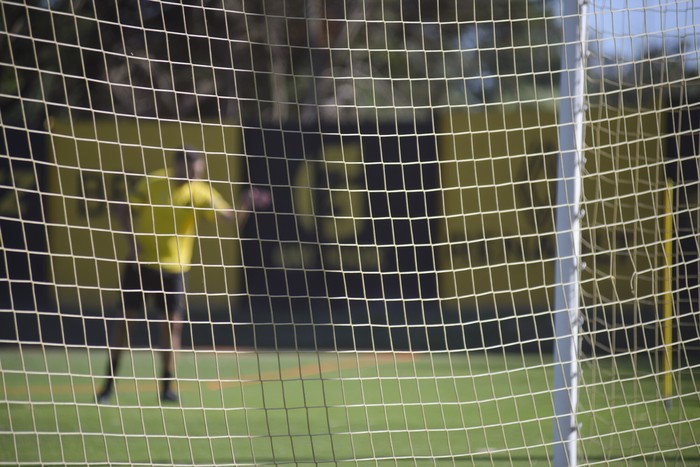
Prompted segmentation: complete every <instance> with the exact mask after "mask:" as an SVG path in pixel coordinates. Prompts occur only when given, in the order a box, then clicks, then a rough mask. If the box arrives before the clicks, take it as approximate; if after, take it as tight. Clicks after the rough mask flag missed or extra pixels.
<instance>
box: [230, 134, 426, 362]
mask: <svg viewBox="0 0 700 467" xmlns="http://www.w3.org/2000/svg"><path fill="white" fill-rule="evenodd" d="M243 138H244V151H245V154H246V156H247V158H246V160H247V163H248V167H247V171H248V174H249V179H250V182H251V183H252V184H254V185H259V186H263V187H267V188H269V189H270V190H271V192H272V198H273V209H272V210H270V211H269V212H263V213H258V214H257V215H256V219H255V222H252V223H249V224H248V230H247V231H246V232H244V236H243V239H242V249H243V264H244V266H245V281H246V290H247V300H245V303H244V304H243V306H241V307H240V310H239V313H240V314H241V315H242V316H241V319H240V321H244V322H250V323H253V325H254V326H253V328H254V330H255V335H256V338H257V339H265V338H266V336H267V337H269V336H271V335H272V334H271V332H272V331H273V330H272V329H271V328H272V326H274V327H275V330H274V333H275V335H276V338H277V339H278V341H277V343H276V345H277V346H292V347H314V348H317V347H331V348H335V347H358V346H359V347H368V348H369V347H375V348H376V347H379V348H381V347H387V348H388V347H391V346H394V345H396V342H395V341H396V339H399V340H400V341H402V342H403V345H402V347H410V343H409V341H410V339H411V336H410V335H409V333H408V328H407V327H406V328H403V330H400V331H398V333H399V334H400V335H396V336H391V335H389V334H388V333H387V334H385V335H382V336H378V335H376V332H377V330H376V329H374V331H370V328H369V326H370V325H382V324H392V325H395V326H399V327H401V325H402V324H403V325H406V326H408V325H409V324H418V323H424V322H425V319H426V315H428V314H435V315H437V314H438V313H439V311H438V309H437V305H436V302H437V294H438V287H437V277H436V265H435V264H436V260H435V254H434V250H433V246H432V243H433V242H432V238H433V236H434V231H433V230H434V229H433V225H432V221H431V219H434V217H435V210H436V209H437V206H438V203H437V201H436V200H437V198H436V197H437V196H438V191H437V189H438V163H437V151H436V141H435V131H434V129H433V125H432V122H424V123H420V124H415V123H410V124H405V125H396V124H386V125H385V124H376V123H374V124H367V125H362V126H359V127H358V126H343V127H338V126H324V127H322V128H319V127H304V128H299V127H284V128H279V127H276V128H275V127H268V128H263V129H257V128H254V129H246V130H245V131H244V135H243ZM350 325H352V326H350ZM285 326H287V328H285ZM285 330H286V331H289V333H285ZM423 334H424V332H423ZM284 335H286V336H287V338H286V339H285V338H283V337H282V339H284V340H286V341H285V342H280V341H279V340H280V336H284ZM392 341H394V342H393V343H392ZM259 343H260V342H258V344H259Z"/></svg>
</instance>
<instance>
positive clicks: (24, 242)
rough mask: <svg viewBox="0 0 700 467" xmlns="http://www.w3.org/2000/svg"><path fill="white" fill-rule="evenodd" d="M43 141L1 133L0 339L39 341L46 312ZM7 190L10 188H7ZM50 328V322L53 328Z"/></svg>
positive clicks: (28, 134)
mask: <svg viewBox="0 0 700 467" xmlns="http://www.w3.org/2000/svg"><path fill="white" fill-rule="evenodd" d="M45 146H46V145H45V137H44V136H43V134H42V132H40V131H33V130H31V129H12V128H8V127H5V128H4V129H3V130H2V131H0V187H1V188H0V339H3V340H15V339H19V340H25V339H26V340H38V339H39V335H40V332H39V331H40V327H41V326H40V324H41V321H42V319H43V320H44V321H50V318H52V316H50V315H41V314H40V313H39V312H45V311H47V310H48V309H49V308H50V304H49V302H50V300H49V297H50V296H51V288H50V287H49V285H48V281H47V280H46V267H45V265H46V258H47V245H46V222H45V216H44V209H43V203H42V198H41V192H42V191H43V190H44V184H45V177H44V164H43V161H44V157H45V152H46V151H45ZM6 187H14V188H15V189H8V188H6ZM54 324H55V323H54Z"/></svg>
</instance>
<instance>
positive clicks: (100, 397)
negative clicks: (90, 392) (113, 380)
mask: <svg viewBox="0 0 700 467" xmlns="http://www.w3.org/2000/svg"><path fill="white" fill-rule="evenodd" d="M111 395H112V389H111V388H104V389H103V390H102V391H100V392H99V394H97V403H98V404H104V403H106V402H107V401H108V400H109V396H111Z"/></svg>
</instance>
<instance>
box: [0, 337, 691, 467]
mask: <svg viewBox="0 0 700 467" xmlns="http://www.w3.org/2000/svg"><path fill="white" fill-rule="evenodd" d="M105 362H106V352H105V351H104V350H101V349H93V350H84V349H82V350H81V349H69V350H66V349H64V348H61V347H58V348H50V347H45V348H43V349H42V348H37V347H34V348H24V349H18V348H4V349H0V372H1V373H0V374H1V377H2V378H1V380H0V397H1V400H0V465H23V466H27V465H42V466H46V465H52V464H54V465H58V464H60V465H266V464H267V465H285V464H286V465H382V466H383V465H386V466H388V465H550V463H551V460H550V453H551V445H550V443H551V440H552V419H551V417H552V408H551V395H550V392H549V390H550V384H551V382H550V376H551V373H552V371H551V365H550V362H549V360H547V359H545V360H543V359H542V358H541V357H540V356H537V355H525V356H522V355H516V354H513V355H507V356H504V355H503V354H484V353H469V354H467V353H455V354H446V353H442V354H435V355H433V354H389V353H387V354H375V353H354V352H352V353H350V352H349V353H332V352H329V353H314V352H308V353H304V352H299V353H297V352H234V351H219V352H213V351H196V352H192V351H189V352H183V353H181V354H179V355H178V360H177V377H178V389H179V392H180V397H181V401H180V403H179V404H177V405H161V404H160V403H159V402H158V400H157V397H156V380H155V378H154V374H156V373H157V371H156V368H157V363H156V360H154V358H153V354H152V352H151V351H146V350H138V351H134V352H133V353H132V354H131V358H125V359H124V361H123V362H124V363H123V366H122V368H121V370H120V374H119V376H120V380H119V382H118V384H117V392H116V395H115V396H113V397H112V399H111V400H110V402H109V403H108V404H104V405H97V404H96V403H95V402H94V394H95V389H96V387H98V386H99V384H100V383H101V378H100V376H101V374H102V371H103V368H104V365H105ZM603 365H605V366H603ZM632 369H633V367H632V366H629V365H625V363H624V362H620V361H614V362H612V361H610V360H608V361H606V362H602V363H601V366H599V367H597V368H596V369H595V370H594V371H595V375H597V377H596V378H592V379H594V380H596V381H597V382H596V384H587V382H586V381H585V378H584V382H583V384H582V387H581V413H580V414H579V417H578V420H579V422H580V423H581V424H582V430H581V441H580V444H579V454H580V463H581V464H596V463H597V464H605V465H607V464H608V463H609V464H610V465H614V464H620V463H621V464H625V463H626V464H635V465H699V464H700V456H699V453H700V450H699V448H698V444H700V443H699V442H700V404H699V403H698V394H697V390H696V389H695V388H696V386H695V380H694V379H693V377H692V375H685V377H683V378H682V379H681V381H683V382H684V383H683V386H682V387H680V388H678V390H679V393H681V394H685V396H683V397H678V398H676V399H675V400H674V404H673V407H672V409H671V410H670V411H666V410H665V409H664V406H663V401H661V400H659V398H658V387H657V386H658V384H657V383H658V381H657V378H656V377H644V376H649V375H648V373H646V372H645V373H644V374H640V375H639V376H640V377H630V375H632V376H633V375H634V372H632ZM637 371H639V368H637ZM615 375H617V376H615ZM584 376H585V375H584ZM612 376H615V377H614V378H613V377H612ZM622 459H624V460H622Z"/></svg>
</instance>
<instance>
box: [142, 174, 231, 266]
mask: <svg viewBox="0 0 700 467" xmlns="http://www.w3.org/2000/svg"><path fill="white" fill-rule="evenodd" d="M129 204H130V206H131V214H132V218H131V222H132V229H133V232H134V235H135V236H136V244H137V247H138V250H137V260H138V261H139V263H141V264H144V265H146V266H149V267H152V268H162V269H163V270H164V271H168V272H184V271H187V270H189V269H190V268H191V266H192V264H191V263H192V252H193V249H194V240H195V237H196V232H195V226H196V220H197V219H198V218H199V217H200V216H205V218H207V219H208V220H211V221H213V220H214V215H215V213H216V211H217V210H225V209H230V208H231V205H230V204H229V203H228V202H227V201H226V200H225V199H224V198H223V197H222V196H221V195H220V194H219V193H218V192H217V191H216V190H215V189H214V188H213V187H212V186H211V185H210V184H208V183H206V182H203V181H198V180H184V181H183V180H176V179H173V178H172V176H171V174H170V173H168V172H166V171H165V170H159V171H156V172H153V173H151V174H149V175H147V176H146V177H145V179H143V180H141V181H139V183H138V184H137V185H136V186H135V187H134V190H133V191H132V192H131V193H130V194H129Z"/></svg>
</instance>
